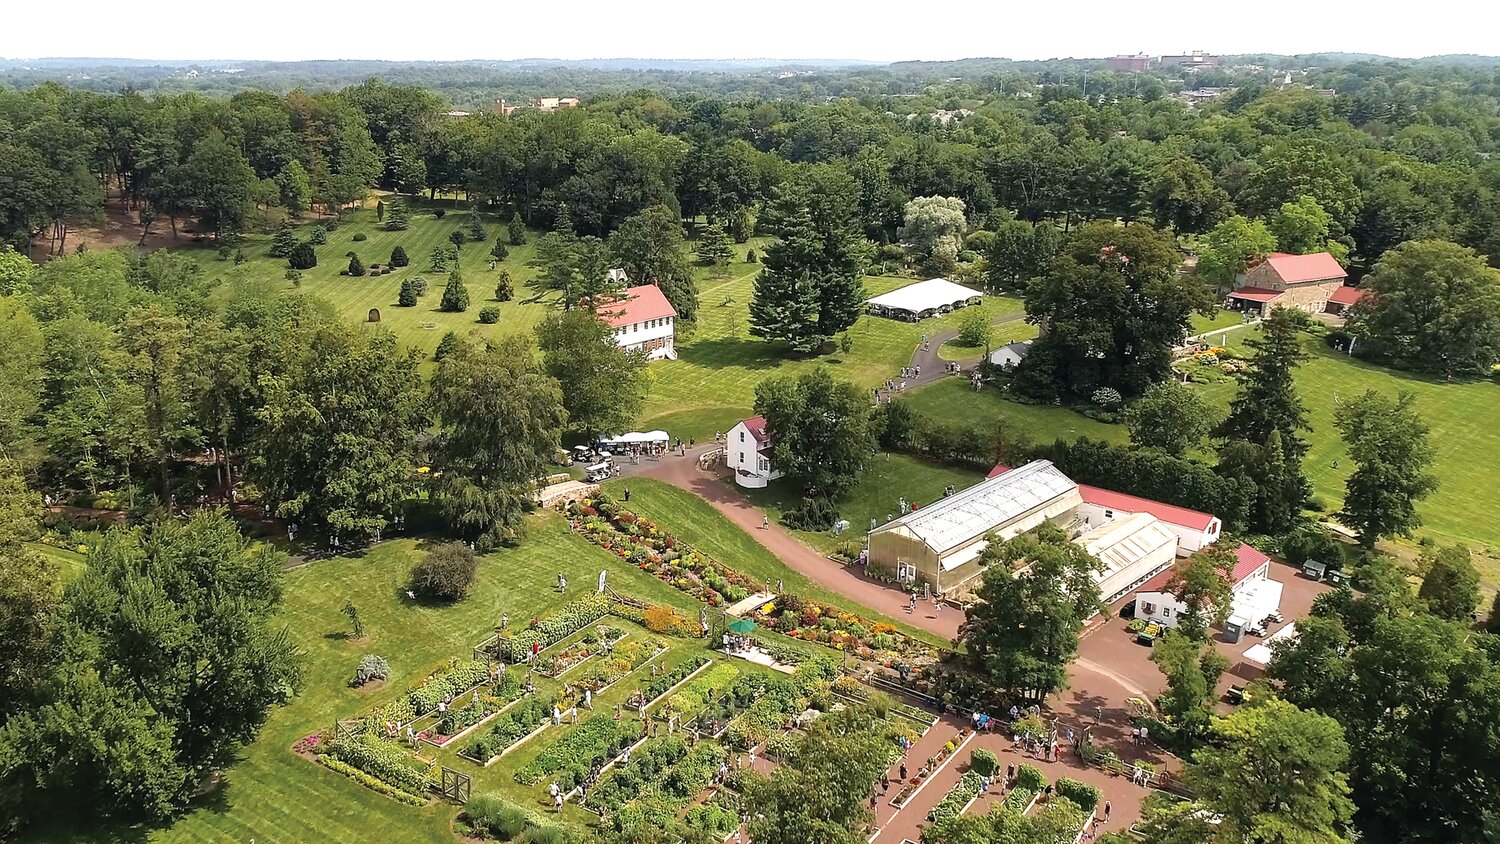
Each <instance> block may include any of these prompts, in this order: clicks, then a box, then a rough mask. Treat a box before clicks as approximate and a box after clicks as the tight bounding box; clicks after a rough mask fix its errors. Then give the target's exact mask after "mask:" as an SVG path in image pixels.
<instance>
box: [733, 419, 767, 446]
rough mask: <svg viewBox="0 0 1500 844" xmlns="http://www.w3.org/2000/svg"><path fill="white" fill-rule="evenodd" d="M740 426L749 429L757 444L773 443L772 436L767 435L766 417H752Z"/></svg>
mask: <svg viewBox="0 0 1500 844" xmlns="http://www.w3.org/2000/svg"><path fill="white" fill-rule="evenodd" d="M740 424H741V425H744V426H745V427H746V428H748V429H749V431H750V436H752V437H754V438H755V441H756V442H758V443H766V442H770V441H771V436H770V435H769V434H767V433H766V417H764V416H752V417H750V418H749V419H746V420H744V421H743V422H741V423H740Z"/></svg>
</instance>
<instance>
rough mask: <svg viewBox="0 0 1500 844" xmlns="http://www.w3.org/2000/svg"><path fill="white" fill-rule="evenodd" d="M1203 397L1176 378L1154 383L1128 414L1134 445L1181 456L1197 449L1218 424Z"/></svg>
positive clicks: (1132, 405)
mask: <svg viewBox="0 0 1500 844" xmlns="http://www.w3.org/2000/svg"><path fill="white" fill-rule="evenodd" d="M1216 416H1217V413H1216V412H1215V411H1214V409H1213V408H1212V407H1210V406H1209V404H1208V402H1206V401H1204V400H1203V397H1202V396H1200V395H1198V393H1197V392H1195V391H1193V390H1192V389H1190V388H1188V387H1186V386H1184V385H1182V384H1180V383H1178V382H1177V381H1176V380H1175V379H1174V380H1169V381H1163V382H1161V383H1160V384H1153V385H1152V386H1151V387H1150V388H1149V389H1147V390H1146V392H1145V394H1144V395H1142V396H1141V397H1140V398H1139V399H1136V400H1135V401H1134V402H1132V403H1131V405H1130V407H1129V408H1128V409H1127V410H1126V412H1125V427H1126V428H1128V429H1129V430H1130V442H1131V443H1133V444H1134V445H1137V446H1140V447H1142V448H1158V449H1161V450H1162V451H1164V452H1166V453H1167V454H1171V455H1173V456H1177V457H1181V456H1182V455H1184V454H1187V453H1188V452H1190V451H1192V450H1193V449H1196V448H1197V447H1198V446H1199V444H1201V443H1202V442H1203V438H1204V437H1206V436H1208V432H1209V431H1211V430H1213V428H1214V425H1216V424H1217V419H1216Z"/></svg>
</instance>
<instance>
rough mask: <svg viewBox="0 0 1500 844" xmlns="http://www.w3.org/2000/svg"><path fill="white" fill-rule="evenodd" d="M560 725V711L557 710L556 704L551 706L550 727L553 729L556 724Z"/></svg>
mask: <svg viewBox="0 0 1500 844" xmlns="http://www.w3.org/2000/svg"><path fill="white" fill-rule="evenodd" d="M561 723H562V710H561V709H558V708H557V704H555V703H554V704H552V726H554V727H555V726H557V725H558V724H561Z"/></svg>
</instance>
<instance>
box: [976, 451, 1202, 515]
mask: <svg viewBox="0 0 1500 844" xmlns="http://www.w3.org/2000/svg"><path fill="white" fill-rule="evenodd" d="M1009 471H1010V467H1009V466H1006V465H1005V464H1003V463H996V464H995V468H993V469H991V470H990V473H989V474H988V475H986V476H985V480H988V479H990V478H995V477H999V476H1000V475H1003V474H1005V473H1006V472H1009ZM1078 495H1079V497H1080V498H1082V499H1083V502H1084V503H1085V504H1093V505H1094V506H1096V507H1106V508H1108V509H1110V510H1119V511H1121V512H1124V513H1150V514H1151V515H1153V516H1155V517H1156V518H1158V519H1161V520H1162V521H1164V522H1166V523H1167V524H1172V525H1178V526H1180V527H1185V528H1187V529H1189V530H1200V531H1201V530H1208V529H1209V528H1210V527H1212V526H1213V522H1214V517H1213V516H1212V515H1210V514H1208V513H1200V512H1198V511H1197V510H1189V509H1188V508H1186V507H1178V506H1176V505H1175V504H1163V503H1162V502H1160V501H1152V500H1151V499H1149V498H1141V497H1140V496H1136V495H1127V494H1125V493H1123V492H1115V491H1114V490H1109V489H1103V488H1100V487H1097V486H1089V485H1088V484H1079V485H1078Z"/></svg>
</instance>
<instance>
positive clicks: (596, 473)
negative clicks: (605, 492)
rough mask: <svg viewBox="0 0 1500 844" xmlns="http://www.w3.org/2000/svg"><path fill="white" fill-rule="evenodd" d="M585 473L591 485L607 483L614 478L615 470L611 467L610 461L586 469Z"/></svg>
mask: <svg viewBox="0 0 1500 844" xmlns="http://www.w3.org/2000/svg"><path fill="white" fill-rule="evenodd" d="M584 472H585V473H586V474H585V478H587V480H588V481H589V482H590V483H598V482H600V481H607V480H609V479H610V478H611V477H613V476H614V468H613V467H611V466H610V465H609V461H605V462H603V463H595V464H594V465H592V466H590V467H588V468H587V469H585V470H584Z"/></svg>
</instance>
